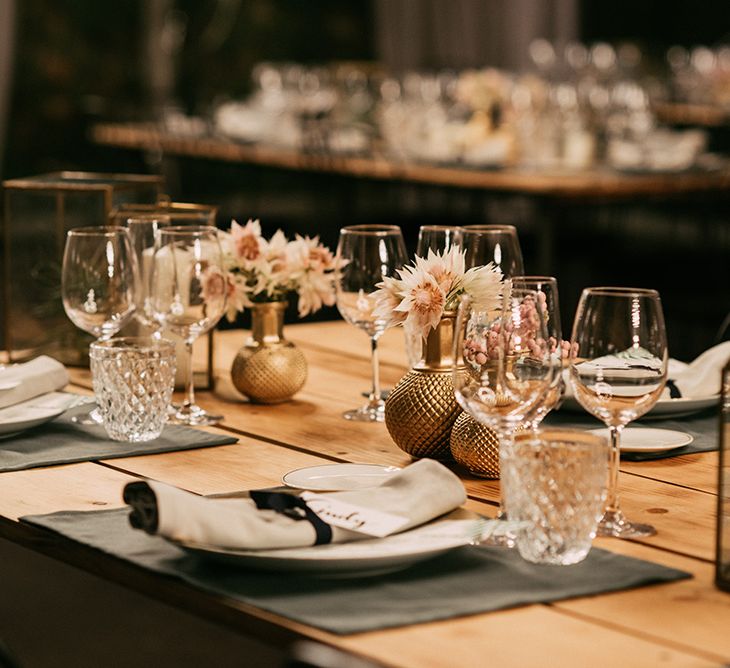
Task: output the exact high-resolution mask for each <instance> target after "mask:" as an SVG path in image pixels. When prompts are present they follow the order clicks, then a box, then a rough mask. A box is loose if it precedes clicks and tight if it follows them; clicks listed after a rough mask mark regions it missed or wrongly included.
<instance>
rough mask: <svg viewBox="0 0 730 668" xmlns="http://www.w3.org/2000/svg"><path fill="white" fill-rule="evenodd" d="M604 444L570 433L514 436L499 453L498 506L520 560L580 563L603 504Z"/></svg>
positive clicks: (590, 436) (553, 431)
mask: <svg viewBox="0 0 730 668" xmlns="http://www.w3.org/2000/svg"><path fill="white" fill-rule="evenodd" d="M607 471H608V442H607V441H606V439H604V438H601V437H600V436H596V435H595V434H589V433H586V432H581V431H577V430H572V429H540V430H537V431H534V432H526V433H523V434H517V435H516V436H515V438H514V439H513V440H512V441H511V442H509V443H507V444H506V445H505V446H504V447H503V448H501V450H500V474H501V481H502V500H503V503H504V506H505V508H506V511H507V515H508V516H509V518H510V520H513V521H515V522H517V523H518V525H519V528H518V529H517V532H516V536H515V543H516V545H517V549H518V550H519V552H520V554H521V555H522V557H523V558H524V559H526V560H527V561H532V562H534V563H539V564H559V565H562V566H567V565H568V564H576V563H578V562H579V561H582V560H583V559H585V557H586V555H587V554H588V552H589V550H590V549H591V542H592V541H593V538H595V535H596V527H597V526H598V521H599V520H600V518H601V515H602V514H603V504H604V502H605V499H606V480H607Z"/></svg>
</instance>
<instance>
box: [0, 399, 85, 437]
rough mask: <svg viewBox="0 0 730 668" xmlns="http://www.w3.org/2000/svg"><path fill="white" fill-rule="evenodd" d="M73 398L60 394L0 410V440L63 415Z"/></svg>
mask: <svg viewBox="0 0 730 668" xmlns="http://www.w3.org/2000/svg"><path fill="white" fill-rule="evenodd" d="M72 401H73V398H72V397H71V396H70V395H68V394H64V393H62V392H51V393H50V394H46V395H43V396H41V397H37V398H35V399H31V400H29V401H24V402H23V403H21V404H16V405H15V406H8V407H7V408H2V409H0V439H2V438H10V437H11V436H15V435H16V434H19V433H21V432H23V431H26V430H28V429H33V427H39V426H40V425H42V424H44V423H45V422H49V421H50V420H53V418H56V417H58V416H59V415H61V413H63V412H64V411H65V410H66V409H67V408H68V406H69V405H70V404H71V403H72Z"/></svg>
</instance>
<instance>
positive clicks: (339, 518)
mask: <svg viewBox="0 0 730 668" xmlns="http://www.w3.org/2000/svg"><path fill="white" fill-rule="evenodd" d="M301 498H302V499H303V500H304V501H306V502H307V505H308V506H309V507H310V508H311V509H312V512H314V513H315V515H317V516H318V517H319V518H320V519H322V520H323V521H325V522H327V524H330V525H332V526H335V527H340V528H341V529H349V530H350V531H357V532H358V533H364V534H367V535H368V536H377V537H378V538H384V537H385V536H389V535H390V534H392V533H395V532H396V531H398V529H400V528H402V527H404V526H405V525H406V524H407V523H408V518H407V517H403V516H402V515H394V514H392V513H384V512H382V511H380V510H373V509H372V508H363V507H362V506H356V505H353V504H351V503H345V502H343V501H340V500H339V499H333V498H332V497H329V496H326V495H325V494H314V493H313V492H304V493H303V494H302V496H301Z"/></svg>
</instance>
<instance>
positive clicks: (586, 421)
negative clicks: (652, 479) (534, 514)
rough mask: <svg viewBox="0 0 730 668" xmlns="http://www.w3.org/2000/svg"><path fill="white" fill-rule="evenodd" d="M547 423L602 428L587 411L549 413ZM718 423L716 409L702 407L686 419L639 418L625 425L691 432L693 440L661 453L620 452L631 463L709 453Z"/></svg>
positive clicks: (716, 438) (716, 440) (716, 439)
mask: <svg viewBox="0 0 730 668" xmlns="http://www.w3.org/2000/svg"><path fill="white" fill-rule="evenodd" d="M545 425H546V426H556V427H557V426H560V427H570V428H573V429H600V428H602V427H605V425H604V424H603V422H601V421H599V420H598V419H597V418H594V417H592V416H590V415H588V413H583V414H580V413H572V412H568V411H565V410H563V411H557V412H553V413H550V415H548V416H547V417H546V418H545ZM719 425H720V418H719V416H718V413H717V410H716V409H711V410H709V411H707V410H705V411H702V412H701V413H696V414H695V415H691V416H688V417H685V418H667V419H665V420H643V421H642V420H640V421H638V422H631V423H630V424H629V425H628V427H627V428H631V429H642V428H652V429H672V430H675V431H683V432H686V433H687V434H691V435H692V436H693V437H694V440H693V441H692V443H690V444H689V445H685V446H683V447H681V448H674V449H673V450H664V451H661V452H622V453H621V459H625V460H627V461H632V462H643V461H649V460H654V459H666V458H668V457H679V455H690V454H694V453H697V452H711V451H712V450H717V449H718V447H719V438H720V437H719V428H720V427H719Z"/></svg>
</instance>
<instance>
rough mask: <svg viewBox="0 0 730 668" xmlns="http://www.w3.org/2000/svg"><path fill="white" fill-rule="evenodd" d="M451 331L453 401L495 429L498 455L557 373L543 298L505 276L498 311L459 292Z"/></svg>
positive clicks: (506, 538)
mask: <svg viewBox="0 0 730 668" xmlns="http://www.w3.org/2000/svg"><path fill="white" fill-rule="evenodd" d="M455 331H456V332H457V333H458V334H457V335H455V337H454V360H455V362H456V364H455V366H454V372H453V378H452V380H453V385H454V392H455V395H456V400H457V401H458V403H459V405H460V406H461V407H462V408H463V409H464V410H465V411H466V412H467V413H469V415H471V416H472V417H473V418H474V419H476V420H477V421H478V422H480V423H482V424H483V425H485V426H487V427H489V428H490V429H492V430H494V431H495V432H496V433H497V436H498V437H499V454H500V460H503V459H504V457H506V456H507V455H508V453H509V448H510V446H511V444H512V443H513V441H514V432H515V430H516V429H517V428H518V427H520V425H521V424H522V423H524V421H525V419H526V418H527V416H528V415H529V414H530V413H531V412H532V411H533V410H534V409H535V407H536V406H538V405H539V404H540V403H541V402H542V401H544V400H545V396H546V394H547V393H548V391H549V389H550V386H551V384H552V382H553V375H554V374H555V373H556V370H555V360H554V356H553V355H551V353H550V347H549V344H548V339H549V337H548V331H547V327H546V322H545V318H544V315H543V308H542V302H541V301H540V300H539V299H538V295H537V293H536V292H535V291H534V290H528V289H525V288H521V287H514V286H512V285H511V282H510V281H509V280H507V281H505V284H504V295H503V301H502V308H501V310H496V311H490V310H486V309H483V308H481V307H480V306H479V305H478V304H476V303H474V302H473V300H472V299H471V298H470V297H469V296H464V297H463V298H462V300H461V303H460V305H459V310H458V314H457V320H456V326H455ZM501 468H504V467H501ZM505 510H507V513H509V509H505ZM500 518H504V515H503V514H502V513H501V512H500ZM491 542H492V543H493V544H499V545H511V542H512V537H511V536H510V535H509V534H506V535H505V534H502V535H500V536H499V537H495V539H493V540H492V541H491Z"/></svg>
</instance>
